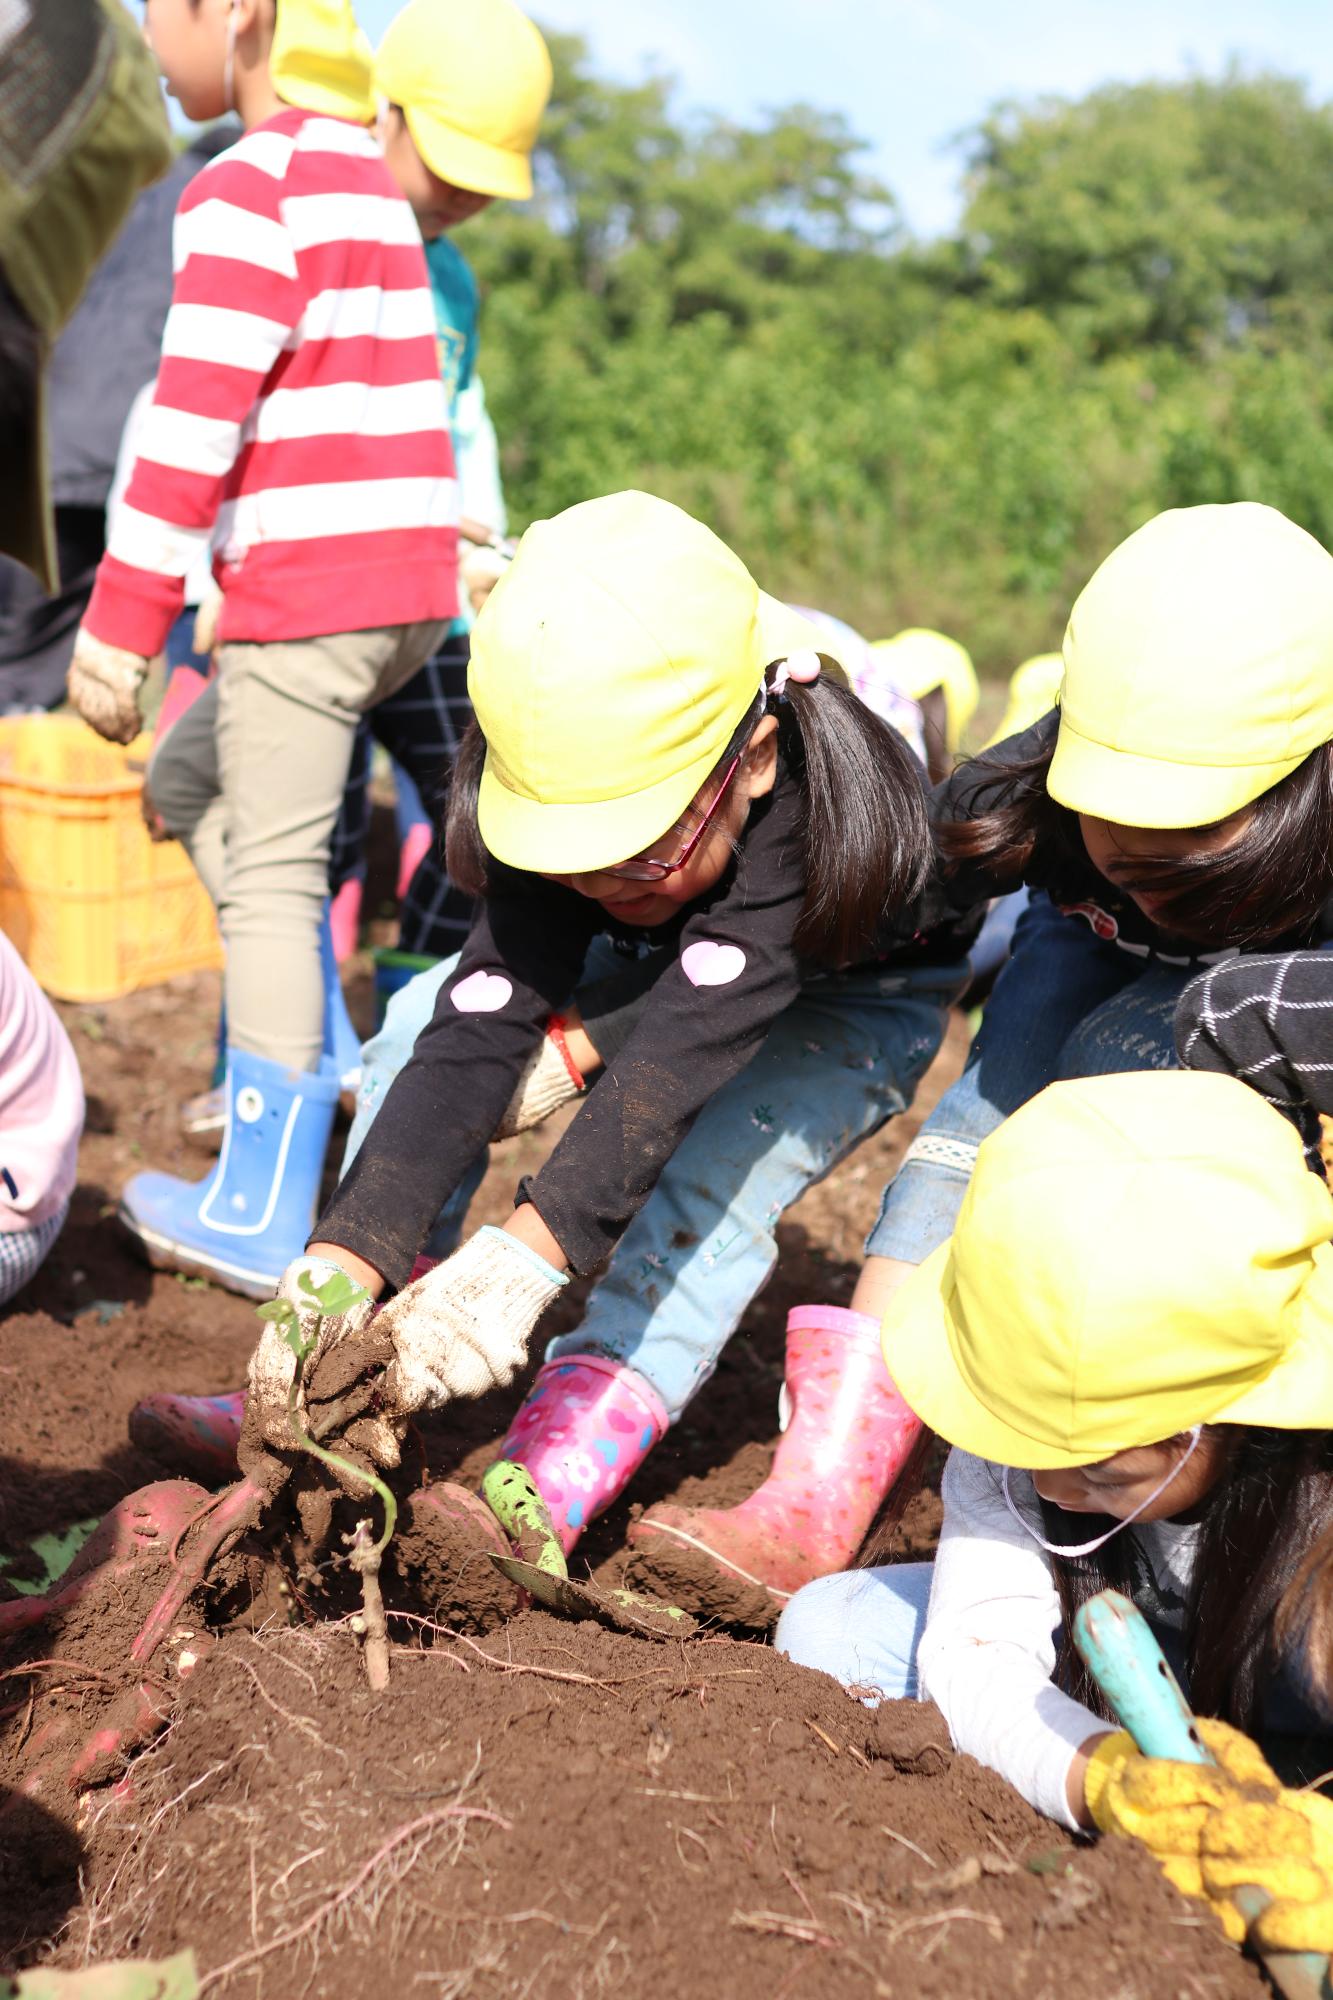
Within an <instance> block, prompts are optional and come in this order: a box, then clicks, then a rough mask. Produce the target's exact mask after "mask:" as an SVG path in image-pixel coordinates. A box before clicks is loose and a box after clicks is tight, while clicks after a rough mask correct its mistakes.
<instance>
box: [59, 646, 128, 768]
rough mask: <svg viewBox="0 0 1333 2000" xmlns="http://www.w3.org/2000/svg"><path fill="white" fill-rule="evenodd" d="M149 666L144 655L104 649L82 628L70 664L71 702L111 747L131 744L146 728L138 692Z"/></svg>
mask: <svg viewBox="0 0 1333 2000" xmlns="http://www.w3.org/2000/svg"><path fill="white" fill-rule="evenodd" d="M147 672H148V662H147V660H146V659H144V657H143V655H142V654H141V653H127V652H125V651H124V650H123V648H121V647H120V646H107V645H104V644H103V642H102V641H101V640H100V639H94V637H93V635H92V633H91V632H89V631H88V630H87V629H86V627H84V626H80V628H79V633H78V637H77V638H76V639H75V641H74V654H73V657H72V659H71V660H70V663H69V673H68V675H67V677H66V688H67V691H68V694H69V698H70V701H71V702H72V703H73V705H74V707H75V708H76V709H77V710H78V712H79V714H80V715H81V716H82V717H83V719H84V721H85V722H86V723H87V724H88V726H89V727H90V728H91V729H95V730H96V731H97V733H98V735H99V736H105V738H106V740H107V742H108V743H132V742H133V741H134V739H135V737H136V736H137V735H138V734H139V731H140V730H141V729H142V728H143V716H142V714H141V713H140V710H139V689H140V688H141V687H142V686H143V681H144V675H145V674H146V673H147Z"/></svg>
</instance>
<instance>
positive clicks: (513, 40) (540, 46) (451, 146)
mask: <svg viewBox="0 0 1333 2000" xmlns="http://www.w3.org/2000/svg"><path fill="white" fill-rule="evenodd" d="M375 87H376V89H377V90H378V91H379V93H380V95H381V97H387V98H388V100H389V102H390V103H391V104H398V105H401V107H402V110H403V115H404V116H405V117H406V119H407V128H408V130H409V132H410V133H411V134H412V138H413V141H414V143H415V145H416V149H417V151H418V152H419V153H420V155H421V157H422V159H423V160H424V161H425V162H426V165H427V166H428V167H429V168H430V170H431V172H432V173H433V174H437V175H438V176H439V178H440V179H441V180H442V181H448V182H449V183H450V185H451V186H453V187H460V188H471V189H472V190H473V191H474V192H475V193H477V194H490V195H499V196H502V197H505V198H507V199H509V200H511V201H526V200H527V198H528V196H529V195H530V194H531V193H532V168H531V166H530V165H529V155H530V154H531V152H532V149H533V147H534V146H535V145H536V143H537V132H538V129H539V127H540V125H541V122H542V113H543V112H544V111H545V109H546V100H547V99H548V98H549V96H550V95H551V58H550V55H549V53H548V51H547V47H546V44H545V42H544V41H543V40H542V37H541V34H540V32H539V30H538V29H537V28H536V27H535V26H534V25H533V23H532V22H531V21H530V20H529V19H528V17H527V15H526V14H524V13H521V12H520V11H519V9H518V8H517V7H516V6H515V5H514V4H513V0H408V4H407V6H406V7H404V8H403V10H402V12H401V13H400V14H396V15H395V16H394V18H393V20H392V21H391V22H390V23H389V29H388V33H387V34H386V35H385V37H384V40H383V41H382V42H381V43H380V46H379V52H378V54H377V55H376V57H375Z"/></svg>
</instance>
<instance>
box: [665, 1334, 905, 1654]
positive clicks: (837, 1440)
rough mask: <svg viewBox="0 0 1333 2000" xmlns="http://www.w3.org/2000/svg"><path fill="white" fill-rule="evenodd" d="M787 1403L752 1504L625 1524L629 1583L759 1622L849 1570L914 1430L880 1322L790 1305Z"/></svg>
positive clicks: (697, 1607) (717, 1613)
mask: <svg viewBox="0 0 1333 2000" xmlns="http://www.w3.org/2000/svg"><path fill="white" fill-rule="evenodd" d="M784 1401H785V1403H786V1408H787V1411H788V1412H789V1413H790V1421H789V1422H788V1423H787V1424H785V1425H784V1429H783V1435H782V1437H781V1439H780V1440H779V1442H778V1448H777V1453H776V1455H775V1457H774V1460H773V1467H772V1470H771V1471H770V1473H769V1475H768V1478H767V1479H766V1480H765V1481H764V1483H763V1485H762V1486H761V1487H759V1488H758V1490H757V1491H756V1492H754V1493H752V1494H751V1495H750V1497H749V1499H748V1500H743V1501H742V1502H741V1503H740V1505H739V1506H738V1507H670V1506H664V1507H650V1508H649V1510H648V1512H647V1513H646V1514H644V1515H643V1516H642V1518H641V1519H640V1520H639V1521H637V1522H636V1523H635V1524H634V1525H633V1527H631V1529H630V1531H629V1540H630V1544H631V1546H632V1547H633V1549H634V1553H635V1562H634V1576H635V1580H636V1582H648V1583H650V1584H651V1585H652V1586H653V1588H654V1589H656V1590H657V1591H658V1592H659V1594H661V1595H662V1596H664V1597H668V1598H669V1599H670V1601H671V1602H672V1603H673V1604H679V1605H682V1606H684V1607H685V1608H686V1609H687V1610H690V1611H700V1612H703V1613H704V1614H705V1615H707V1616H711V1617H715V1618H725V1619H728V1620H731V1621H733V1622H735V1623H738V1624H745V1625H755V1626H759V1627H761V1628H762V1627H764V1626H767V1625H769V1624H771V1623H772V1622H773V1620H774V1619H775V1618H776V1617H777V1616H778V1613H779V1612H780V1611H781V1610H782V1608H783V1606H784V1605H785V1604H786V1602H787V1600H788V1598H789V1597H791V1596H792V1594H793V1592H795V1591H797V1590H799V1589H800V1587H801V1585H802V1584H803V1583H809V1582H810V1581H811V1580H812V1578H814V1577H817V1576H827V1575H828V1574H829V1573H830V1572H831V1571H834V1570H840V1569H846V1568H847V1567H848V1565H849V1564H850V1563H851V1562H852V1560H853V1558H854V1557H855V1555H856V1552H857V1550H858V1549H859V1548H860V1546H861V1543H862V1541H863V1540H864V1538H865V1535H866V1531H867V1530H868V1528H869V1527H870V1523H871V1522H872V1520H873V1519H874V1517H875V1515H876V1513H877V1512H878V1511H879V1507H880V1504H881V1502H882V1501H883V1500H884V1498H885V1496H886V1495H887V1494H888V1492H889V1491H890V1489H891V1488H892V1486H893V1485H894V1483H895V1481H896V1480H897V1478H898V1476H899V1474H900V1473H901V1472H902V1470H903V1468H904V1466H905V1465H906V1463H907V1461H908V1459H909V1458H910V1457H911V1455H912V1449H913V1447H914V1446H915V1444H916V1442H917V1439H918V1438H919V1437H920V1435H921V1424H920V1421H919V1420H918V1418H917V1417H915V1416H914V1415H913V1414H912V1412H911V1410H909V1409H908V1407H907V1405H906V1403H904V1401H903V1399H902V1397H901V1396H900V1395H899V1394H898V1391H897V1390H896V1389H895V1388H894V1386H893V1381H892V1378H891V1377H890V1375H889V1372H888V1370H887V1369H886V1368H885V1366H884V1356H883V1354H882V1352H881V1350H880V1329H879V1322H878V1320H876V1319H873V1318H871V1316H870V1315H869V1314H868V1313H858V1312H847V1311H845V1310H844V1309H842V1308H841V1307H838V1306H797V1307H796V1309H795V1311H794V1312H792V1313H790V1314H789V1315H788V1317H787V1379H786V1387H785V1396H784Z"/></svg>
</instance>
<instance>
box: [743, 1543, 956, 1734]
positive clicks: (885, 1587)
mask: <svg viewBox="0 0 1333 2000" xmlns="http://www.w3.org/2000/svg"><path fill="white" fill-rule="evenodd" d="M934 1575H935V1565H934V1563H933V1562H924V1563H886V1564H885V1565H884V1566H883V1567H882V1568H880V1569H845V1570H842V1571H841V1572H839V1573H838V1574H836V1575H834V1576H821V1577H817V1578H816V1579H815V1581H814V1582H813V1583H807V1584H806V1585H805V1586H804V1587H803V1588H802V1589H800V1590H798V1591H797V1593H796V1595H795V1596H794V1597H793V1598H792V1600H791V1602H790V1603H789V1604H788V1605H787V1608H786V1610H785V1611H784V1612H783V1614H782V1616H781V1618H779V1620H778V1625H777V1630H776V1632H775V1633H774V1634H773V1644H774V1646H775V1647H776V1648H777V1650H778V1652H779V1653H785V1654H786V1655H787V1658H788V1659H789V1660H795V1662H796V1664H797V1666H800V1667H814V1668H815V1669H816V1670H817V1672H819V1673H821V1674H832V1676H833V1678H834V1680H835V1681H841V1682H842V1685H843V1686H844V1687H845V1688H847V1689H848V1690H849V1691H850V1692H852V1693H855V1694H857V1695H859V1696H860V1698H861V1699H862V1700H863V1701H864V1702H866V1704H867V1705H868V1706H870V1707H873V1706H874V1705H875V1703H876V1702H881V1701H915V1700H916V1698H917V1695H918V1694H919V1692H920V1689H919V1687H918V1684H917V1677H916V1649H917V1647H918V1646H919V1645H920V1643H921V1634H922V1633H923V1632H924V1630H925V1628H926V1607H927V1605H928V1604H929V1602H930V1585H931V1580H932V1578H933V1577H934Z"/></svg>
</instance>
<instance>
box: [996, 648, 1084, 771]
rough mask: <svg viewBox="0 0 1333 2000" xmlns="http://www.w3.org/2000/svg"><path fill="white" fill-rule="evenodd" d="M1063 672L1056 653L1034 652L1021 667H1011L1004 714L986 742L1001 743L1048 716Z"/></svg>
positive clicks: (1060, 661)
mask: <svg viewBox="0 0 1333 2000" xmlns="http://www.w3.org/2000/svg"><path fill="white" fill-rule="evenodd" d="M1064 670H1065V663H1064V659H1063V656H1062V655H1061V654H1059V653H1034V654H1033V656H1032V658H1031V659H1030V660H1024V662H1023V664H1022V666H1021V667H1015V668H1014V671H1013V673H1012V674H1011V675H1010V676H1009V692H1008V694H1007V696H1006V697H1005V704H1004V714H1003V715H1002V716H1001V717H1000V721H999V726H998V727H997V729H996V731H995V734H994V735H993V736H992V737H991V738H990V742H991V743H1003V742H1004V741H1005V739H1006V738H1007V737H1010V736H1017V735H1018V734H1019V733H1020V731H1022V730H1024V729H1031V727H1032V725H1033V723H1034V722H1040V721H1041V718H1042V717H1043V715H1048V714H1049V713H1050V711H1051V710H1052V709H1053V708H1054V707H1055V704H1056V701H1057V699H1058V697H1059V693H1060V682H1061V679H1062V678H1063V675H1064ZM989 747H990V745H989V744H988V745H987V748H989Z"/></svg>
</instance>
